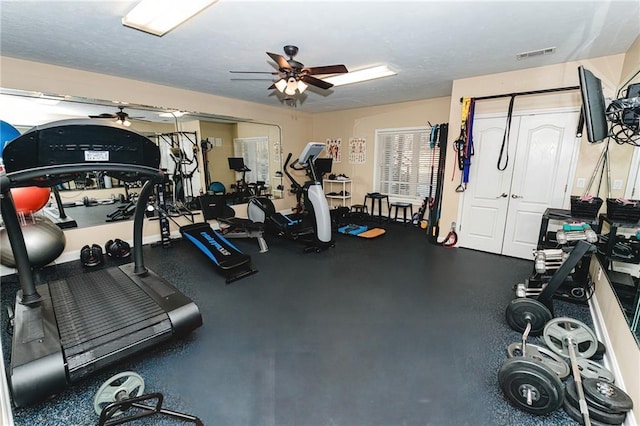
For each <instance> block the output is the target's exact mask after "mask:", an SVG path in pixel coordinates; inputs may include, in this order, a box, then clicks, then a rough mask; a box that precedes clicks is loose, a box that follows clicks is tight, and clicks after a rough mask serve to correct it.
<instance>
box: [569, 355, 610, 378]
mask: <svg viewBox="0 0 640 426" xmlns="http://www.w3.org/2000/svg"><path fill="white" fill-rule="evenodd" d="M577 364H578V370H580V376H582V377H583V378H585V379H587V378H592V379H600V380H604V381H605V382H609V383H614V382H615V381H616V379H615V377H614V376H613V373H612V372H611V371H609V370H608V369H607V368H606V367H604V366H602V365H600V364H598V363H597V362H595V361H591V360H590V359H588V358H582V359H579V360H577Z"/></svg>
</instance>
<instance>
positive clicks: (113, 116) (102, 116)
mask: <svg viewBox="0 0 640 426" xmlns="http://www.w3.org/2000/svg"><path fill="white" fill-rule="evenodd" d="M116 117H117V116H116V115H115V114H107V113H105V112H103V113H102V114H98V115H90V116H89V118H116Z"/></svg>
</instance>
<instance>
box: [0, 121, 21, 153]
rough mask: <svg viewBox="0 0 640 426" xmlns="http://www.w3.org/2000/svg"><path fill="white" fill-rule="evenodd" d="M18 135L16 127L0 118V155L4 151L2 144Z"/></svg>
mask: <svg viewBox="0 0 640 426" xmlns="http://www.w3.org/2000/svg"><path fill="white" fill-rule="evenodd" d="M18 136H20V132H19V131H18V129H16V128H15V127H13V126H12V125H11V124H9V123H7V122H6V121H2V120H0V157H2V153H3V152H4V146H5V145H6V144H7V143H9V142H10V141H12V140H14V139H15V138H17V137H18Z"/></svg>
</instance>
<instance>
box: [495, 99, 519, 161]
mask: <svg viewBox="0 0 640 426" xmlns="http://www.w3.org/2000/svg"><path fill="white" fill-rule="evenodd" d="M515 100H516V95H511V100H509V110H508V111H507V125H506V126H505V127H504V135H503V136H502V145H501V146H500V156H499V157H498V170H500V171H501V172H503V171H505V170H506V168H507V166H508V165H509V133H510V132H511V118H512V117H513V102H514V101H515ZM505 148H507V149H506V150H505ZM503 156H504V157H503ZM503 158H504V165H503V164H502V159H503Z"/></svg>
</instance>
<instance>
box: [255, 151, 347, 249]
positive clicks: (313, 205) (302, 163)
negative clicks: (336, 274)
mask: <svg viewBox="0 0 640 426" xmlns="http://www.w3.org/2000/svg"><path fill="white" fill-rule="evenodd" d="M323 149H324V144H323V143H318V142H309V143H308V144H307V145H306V146H305V148H304V149H303V150H302V153H301V154H300V157H299V158H298V159H297V160H295V161H294V162H292V163H291V164H289V161H291V157H292V154H291V153H289V155H288V156H287V159H286V160H285V162H284V165H283V171H284V173H285V174H286V175H287V177H288V178H289V180H290V181H291V185H292V187H293V192H294V193H295V194H296V199H297V204H298V205H297V206H296V214H294V215H290V216H286V215H283V214H281V213H277V212H276V211H275V207H274V205H273V202H272V201H271V200H269V199H268V198H263V197H254V198H252V199H251V200H249V205H248V206H247V214H248V217H249V219H251V220H252V221H254V222H264V223H265V224H267V225H269V226H268V228H267V230H269V228H271V229H275V231H276V232H277V233H278V234H279V235H281V236H284V237H288V238H290V239H293V240H297V241H300V242H303V243H305V245H306V246H305V252H311V251H315V252H320V251H322V250H325V249H327V248H329V247H333V246H334V245H335V242H334V241H333V239H332V234H331V233H332V229H331V215H330V212H329V204H328V203H327V199H326V198H325V195H324V190H323V189H322V182H321V181H320V180H319V178H318V176H317V174H316V171H315V168H314V161H315V159H316V158H317V157H318V156H319V155H320V153H321V152H322V150H323ZM287 166H289V167H290V168H291V169H293V170H304V171H305V172H306V175H307V177H308V178H309V180H308V181H307V182H305V183H304V185H300V183H299V182H298V181H297V180H296V179H295V178H294V177H293V176H292V175H291V173H289V171H288V170H287Z"/></svg>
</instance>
